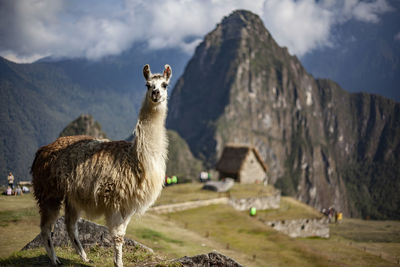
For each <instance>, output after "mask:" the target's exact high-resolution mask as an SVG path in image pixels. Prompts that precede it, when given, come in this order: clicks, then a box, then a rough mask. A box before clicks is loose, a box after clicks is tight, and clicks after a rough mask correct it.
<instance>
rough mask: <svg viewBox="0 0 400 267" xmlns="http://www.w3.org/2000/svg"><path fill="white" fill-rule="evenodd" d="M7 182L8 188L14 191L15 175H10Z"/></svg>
mask: <svg viewBox="0 0 400 267" xmlns="http://www.w3.org/2000/svg"><path fill="white" fill-rule="evenodd" d="M7 180H8V186H9V187H11V189H14V175H13V174H12V172H10V173H9V174H8V177H7Z"/></svg>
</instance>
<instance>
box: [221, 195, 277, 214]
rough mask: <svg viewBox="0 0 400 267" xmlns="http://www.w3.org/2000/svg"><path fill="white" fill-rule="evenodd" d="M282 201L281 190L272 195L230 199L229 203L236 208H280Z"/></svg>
mask: <svg viewBox="0 0 400 267" xmlns="http://www.w3.org/2000/svg"><path fill="white" fill-rule="evenodd" d="M280 203H281V192H280V191H278V192H277V193H276V194H275V195H272V196H264V197H249V198H239V199H234V198H231V199H229V204H230V205H231V206H232V207H233V208H234V209H236V210H249V209H250V208H251V207H254V208H256V209H257V210H268V209H279V206H280Z"/></svg>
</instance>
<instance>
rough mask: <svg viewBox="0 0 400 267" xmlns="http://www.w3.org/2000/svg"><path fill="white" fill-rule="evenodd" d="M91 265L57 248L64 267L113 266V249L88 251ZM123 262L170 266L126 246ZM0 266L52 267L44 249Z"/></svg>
mask: <svg viewBox="0 0 400 267" xmlns="http://www.w3.org/2000/svg"><path fill="white" fill-rule="evenodd" d="M86 252H87V255H88V257H89V259H90V260H91V262H90V263H85V262H83V261H82V260H81V259H80V258H79V256H78V255H77V254H76V253H75V251H74V249H73V248H72V247H56V253H57V256H58V258H59V259H60V261H61V262H62V265H63V266H113V250H112V249H111V248H101V247H94V248H90V249H86ZM123 261H124V264H125V266H144V265H146V264H153V266H154V265H156V264H159V265H160V266H168V264H167V261H166V260H165V259H164V258H162V257H160V256H156V255H153V254H150V253H148V252H146V251H144V250H141V249H140V248H133V247H127V246H124V248H123ZM0 266H51V265H50V260H49V258H48V257H47V255H46V253H45V250H44V248H39V249H31V250H26V251H19V252H16V253H13V254H12V255H11V256H9V257H7V258H4V259H1V258H0Z"/></svg>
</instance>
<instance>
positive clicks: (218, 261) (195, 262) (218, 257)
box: [174, 252, 243, 267]
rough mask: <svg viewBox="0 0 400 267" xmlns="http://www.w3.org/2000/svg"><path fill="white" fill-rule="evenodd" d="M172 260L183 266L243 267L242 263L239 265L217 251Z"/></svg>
mask: <svg viewBox="0 0 400 267" xmlns="http://www.w3.org/2000/svg"><path fill="white" fill-rule="evenodd" d="M174 262H179V263H181V264H182V265H183V266H188V267H203V266H210V267H211V266H212V267H214V266H221V267H222V266H224V267H243V265H241V264H240V263H238V262H236V261H235V260H233V259H231V258H229V257H227V256H225V255H222V254H220V253H218V252H210V253H208V254H200V255H196V256H193V257H187V256H185V257H182V258H180V259H177V260H174Z"/></svg>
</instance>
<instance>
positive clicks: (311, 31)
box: [263, 0, 333, 56]
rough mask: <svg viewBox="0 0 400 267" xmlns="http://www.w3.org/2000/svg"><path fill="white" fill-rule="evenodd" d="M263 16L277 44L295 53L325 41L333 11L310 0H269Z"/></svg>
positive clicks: (299, 53)
mask: <svg viewBox="0 0 400 267" xmlns="http://www.w3.org/2000/svg"><path fill="white" fill-rule="evenodd" d="M263 19H264V22H265V24H266V25H267V27H268V29H269V30H270V31H271V33H272V35H273V36H274V37H275V39H276V40H277V42H278V43H279V44H281V45H282V44H284V45H285V46H287V47H288V48H289V51H290V52H291V53H294V54H297V55H299V56H301V55H303V54H305V53H306V52H307V51H309V50H312V49H314V48H316V47H318V46H321V45H327V44H329V35H330V29H331V25H332V20H333V13H332V12H331V11H329V10H328V9H324V8H323V6H322V5H319V4H316V3H315V2H314V1H313V0H301V1H296V2H295V1H292V0H269V1H266V2H265V5H264V14H263Z"/></svg>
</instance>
